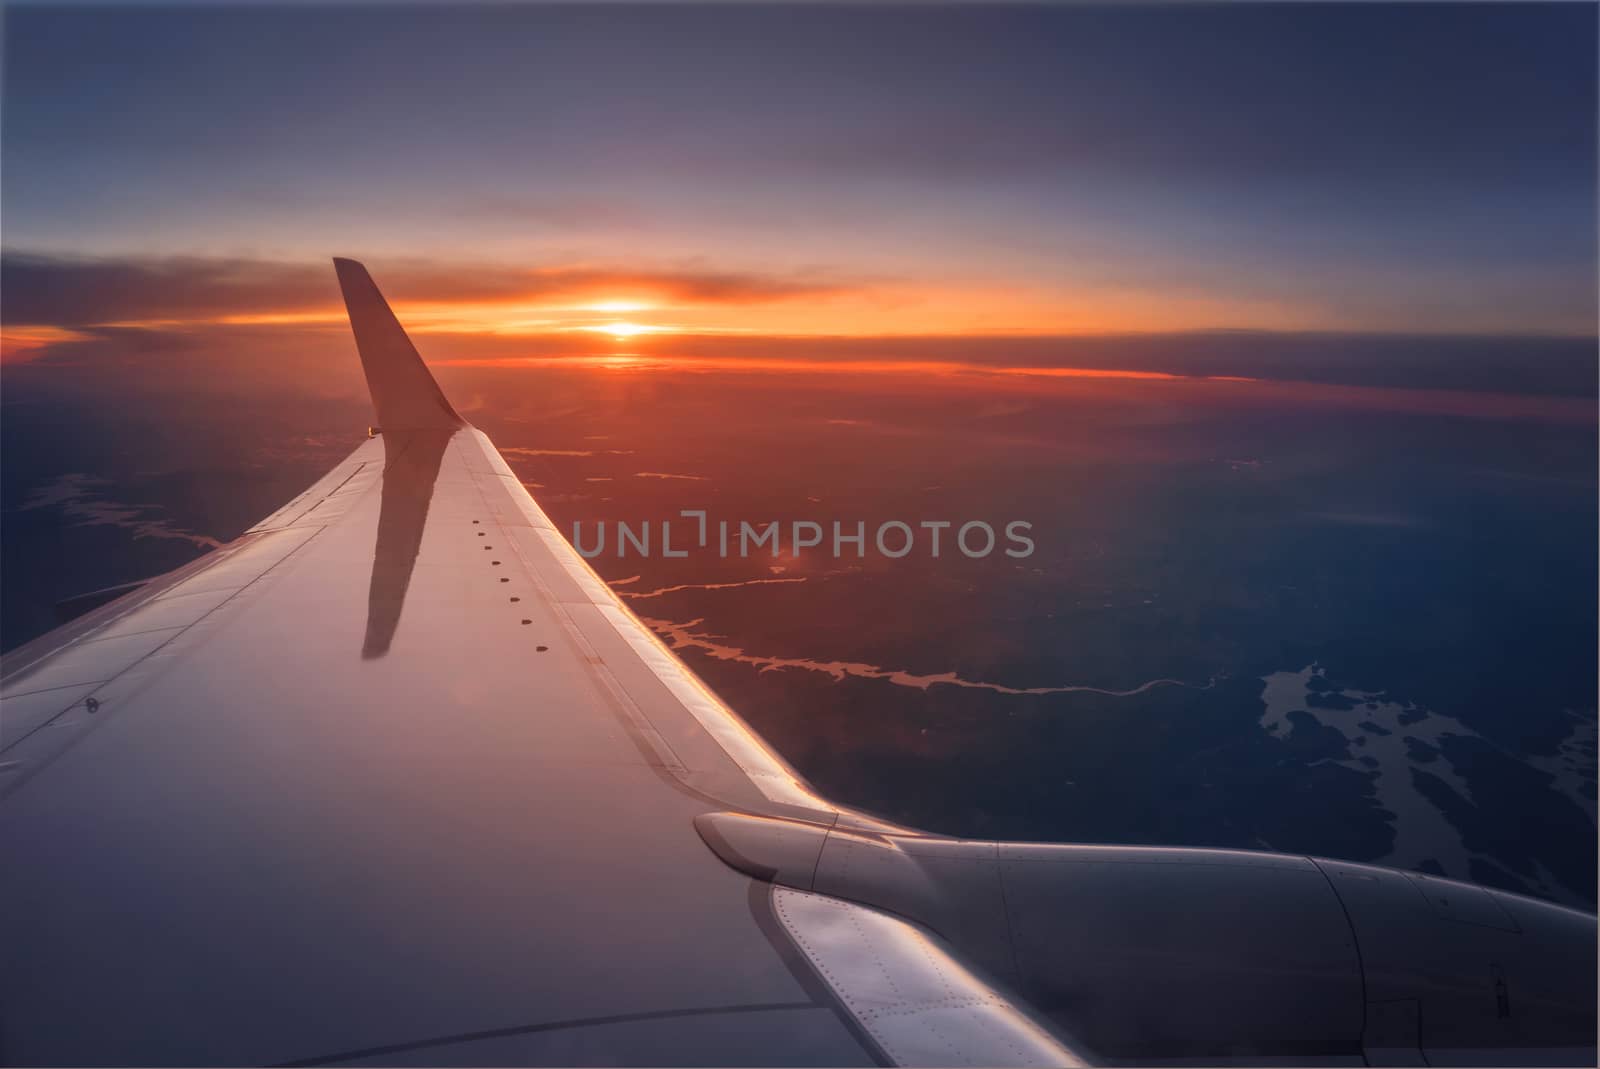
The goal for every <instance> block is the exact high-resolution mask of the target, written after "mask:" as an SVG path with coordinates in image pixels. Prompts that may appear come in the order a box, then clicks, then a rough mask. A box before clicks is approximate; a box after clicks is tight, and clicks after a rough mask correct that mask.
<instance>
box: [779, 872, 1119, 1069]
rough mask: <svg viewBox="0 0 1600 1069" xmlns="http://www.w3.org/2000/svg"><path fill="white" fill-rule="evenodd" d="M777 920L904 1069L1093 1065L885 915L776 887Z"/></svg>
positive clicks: (924, 936)
mask: <svg viewBox="0 0 1600 1069" xmlns="http://www.w3.org/2000/svg"><path fill="white" fill-rule="evenodd" d="M772 900H773V905H774V907H775V909H776V910H777V914H778V919H779V920H780V921H782V922H783V926H784V927H785V928H786V929H787V930H788V931H789V933H790V934H791V935H792V936H794V939H795V942H797V943H799V944H800V946H801V948H802V949H803V950H804V951H805V953H806V956H807V957H808V958H809V959H810V960H811V962H812V964H814V965H815V966H816V967H817V971H818V972H820V973H822V975H823V976H824V977H825V978H826V979H827V981H828V984H829V986H830V987H831V988H832V989H833V991H834V993H835V994H837V995H838V996H839V998H840V999H841V1000H842V1001H843V1002H844V1004H845V1005H846V1006H847V1007H848V1008H849V1010H850V1012H851V1013H852V1014H853V1015H854V1016H855V1017H856V1019H857V1020H859V1021H860V1022H861V1023H862V1026H863V1027H865V1028H866V1029H867V1031H868V1032H869V1033H870V1034H871V1036H872V1038H873V1039H874V1040H875V1041H876V1042H877V1044H878V1046H879V1047H880V1048H881V1049H882V1050H883V1051H884V1052H885V1053H886V1054H888V1056H889V1057H890V1058H891V1059H892V1060H893V1061H894V1062H895V1063H896V1064H899V1065H989V1066H1028V1065H1040V1066H1045V1065H1053V1066H1077V1065H1086V1064H1088V1063H1087V1062H1086V1061H1085V1060H1084V1058H1083V1056H1082V1055H1081V1054H1079V1053H1078V1052H1076V1051H1073V1050H1072V1049H1070V1048H1069V1047H1068V1046H1066V1045H1065V1044H1064V1043H1062V1042H1061V1041H1060V1040H1059V1039H1058V1038H1057V1037H1056V1036H1054V1035H1052V1034H1051V1033H1050V1032H1049V1031H1048V1030H1047V1029H1045V1028H1044V1027H1042V1026H1041V1025H1040V1024H1039V1023H1038V1022H1037V1021H1034V1020H1033V1019H1032V1018H1031V1017H1030V1016H1029V1015H1028V1013H1027V1012H1026V1011H1025V1010H1024V1009H1023V1008H1022V1007H1020V1006H1018V1005H1017V1004H1016V1003H1015V1002H1013V1001H1011V1000H1010V999H1008V998H1006V997H1005V996H1004V995H1002V994H1000V993H999V992H998V991H997V990H996V989H995V987H994V986H993V985H992V984H991V983H990V982H989V981H987V980H985V979H983V978H982V977H980V976H978V975H976V974H975V973H974V972H973V970H972V969H970V968H969V967H967V966H965V965H963V964H962V963H961V962H960V960H959V959H958V958H957V957H956V956H955V955H954V954H952V953H951V952H950V949H949V948H948V947H947V946H946V945H945V944H944V942H943V941H942V940H941V939H939V938H938V937H937V936H935V935H932V934H931V933H929V932H927V931H926V930H923V929H921V928H919V927H918V926H916V925H914V924H910V923H907V922H906V921H904V920H901V919H899V918H896V917H892V916H890V915H889V914H887V913H882V912H880V911H878V910H875V909H866V908H864V907H862V906H858V905H855V904H854V903H851V902H843V901H840V900H839V899H836V898H828V897H826V896H824V895H817V894H809V893H807V892H805V891H796V890H791V889H789V888H786V887H775V888H773V891H772Z"/></svg>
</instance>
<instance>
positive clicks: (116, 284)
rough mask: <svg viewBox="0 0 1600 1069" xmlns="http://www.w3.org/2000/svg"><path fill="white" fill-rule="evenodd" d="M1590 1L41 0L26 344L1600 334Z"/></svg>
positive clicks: (17, 247)
mask: <svg viewBox="0 0 1600 1069" xmlns="http://www.w3.org/2000/svg"><path fill="white" fill-rule="evenodd" d="M1595 30H1596V16H1595V9H1594V8H1593V7H1592V6H1589V5H1579V4H1566V5H1553V6H1546V7H1535V6H1533V5H1526V4H1518V5H1512V6H1511V7H1502V6H1497V5H1491V4H1475V5H1469V6H1460V7H1457V6H1446V5H1435V4H1430V5H1418V6H1401V5H1388V4H1362V5H1348V6H1344V7H1336V8H1333V7H1310V6H1304V5H1284V6H1268V5H1255V4H1241V5H1237V6H1233V7H1227V8H1220V9H1218V8H1207V7H1201V6H1198V5H1197V6H1167V7H1157V8H1148V9H1131V8H1122V9H1100V8H1088V7H1049V6H1029V7H983V8H961V7H934V8H923V9H913V8H908V7H900V6H896V7H887V8H878V9H869V8H864V7H850V6H845V7H837V6H834V7H811V8H782V7H759V8H748V7H734V6H727V5H722V6H710V7H702V8H664V7H648V8H644V9H632V8H623V7H618V6H609V5H601V6H590V7H587V8H582V9H579V8H573V7H549V6H484V7H467V8H463V7H452V8H450V9H449V10H448V11H444V10H439V9H429V8H423V7H410V6H392V7H391V6H385V7H379V6H376V5H373V6H357V7H344V8H324V7H321V6H316V5H309V4H307V5H291V6H288V7H284V8H278V9H274V10H267V9H243V10H240V9H227V8H221V7H216V6H210V7H207V6H182V7H173V8H163V9H155V8H142V7H126V8H121V9H112V10H110V11H107V10H103V9H85V8H80V7H74V6H67V7H51V6H38V5H31V4H12V5H8V7H7V12H6V25H5V82H4V145H3V148H4V171H3V209H4V224H5V231H4V252H5V265H4V266H5V274H4V279H3V281H4V298H3V299H4V305H3V307H0V314H3V316H4V325H5V328H6V335H7V349H8V356H10V357H12V358H15V357H17V356H18V355H19V354H20V355H23V356H36V355H38V354H39V353H41V352H44V351H48V350H49V349H50V347H51V345H52V344H54V343H58V342H61V341H63V340H71V339H73V338H75V337H82V336H84V335H83V332H84V331H85V330H90V331H91V332H92V330H93V329H102V328H115V327H121V328H128V327H137V328H145V329H152V330H159V329H174V328H184V327H193V326H197V325H209V326H219V325H220V326H240V327H253V326H261V325H280V326H285V327H289V326H294V327H298V328H307V329H320V328H323V327H326V328H327V329H330V330H331V329H334V328H337V327H339V326H340V325H341V322H342V320H341V312H340V309H339V308H338V306H337V303H336V300H337V298H336V294H335V293H334V291H333V288H332V286H331V285H330V279H331V272H330V271H329V269H328V267H327V262H328V261H327V258H328V257H330V256H332V255H346V256H354V257H357V258H361V259H363V260H365V261H367V262H368V263H369V265H370V266H371V267H372V268H373V270H374V272H375V274H376V275H377V277H378V278H379V279H380V282H381V283H382V284H383V285H384V287H385V289H386V290H387V291H389V293H390V295H391V296H392V297H393V298H394V299H395V303H396V306H397V309H398V310H399V311H400V313H401V315H402V317H403V318H404V319H405V320H406V322H407V323H408V324H410V325H411V326H412V328H413V330H415V331H416V332H418V333H423V334H426V333H445V334H457V335H462V336H477V337H480V338H481V337H483V336H493V337H497V338H502V339H504V338H518V339H532V338H539V339H542V340H543V342H544V343H545V344H546V345H547V346H548V345H549V344H552V343H555V342H560V341H561V340H563V339H569V338H570V339H573V340H574V344H580V345H581V346H584V347H589V343H590V342H592V341H594V340H595V339H601V340H603V341H604V342H605V343H606V344H608V345H609V344H612V343H615V342H624V341H625V342H627V343H628V344H629V345H630V346H635V345H637V346H647V345H649V344H651V343H652V340H653V339H654V338H656V337H658V336H660V335H663V334H679V335H681V334H692V335H731V336H735V337H747V338H753V337H769V336H779V335H806V336H816V335H837V336H882V335H971V334H979V335H1013V334H1033V335H1065V334H1074V335H1081V334H1095V333H1101V332H1113V333H1128V332H1164V331H1177V330H1210V329H1218V328H1233V329H1252V330H1271V331H1356V332H1402V333H1446V334H1500V333H1515V334H1559V335H1590V334H1592V333H1593V332H1594V327H1595V315H1596V305H1595V285H1596V277H1595V224H1596V219H1595V203H1594V193H1595V178H1596V175H1595V131H1594V101H1595V95H1596V80H1595V79H1596V69H1595V58H1594V47H1593V46H1594V40H1595Z"/></svg>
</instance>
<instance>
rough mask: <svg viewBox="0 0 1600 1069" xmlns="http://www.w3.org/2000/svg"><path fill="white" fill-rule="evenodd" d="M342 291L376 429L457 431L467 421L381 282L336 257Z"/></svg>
mask: <svg viewBox="0 0 1600 1069" xmlns="http://www.w3.org/2000/svg"><path fill="white" fill-rule="evenodd" d="M333 267H334V270H335V271H337V272H338V275H339V289H340V290H341V291H343V293H344V305H345V309H346V310H347V311H348V312H349V313H350V329H351V330H352V331H354V332H355V336H356V348H357V349H358V350H359V351H360V353H361V367H362V370H363V371H365V372H366V375H367V389H368V390H369V391H370V392H371V394H372V407H373V409H374V410H375V411H376V412H377V424H378V427H379V428H380V429H382V430H385V431H409V430H446V429H449V430H453V429H455V428H457V427H460V426H463V425H464V424H465V422H466V421H465V420H463V419H462V418H461V417H460V416H459V415H457V414H456V410H455V409H454V408H452V407H451V406H450V402H449V401H447V400H446V399H445V396H444V393H443V392H442V391H441V390H440V389H439V384H438V383H437V382H435V381H434V380H433V375H432V373H431V372H429V371H428V367H427V365H426V364H424V363H423V362H422V357H421V356H419V355H418V354H417V350H416V347H415V346H414V345H412V344H411V339H410V338H408V337H407V336H406V332H405V328H404V327H402V326H401V325H400V321H399V320H398V319H396V318H395V316H394V312H392V311H390V309H389V302H388V301H385V300H384V299H383V294H382V293H380V292H379V291H378V286H377V283H375V282H373V281H372V276H371V275H369V274H368V273H367V269H366V268H365V267H364V266H362V265H361V264H360V263H358V262H357V261H355V260H346V259H343V258H341V257H337V256H336V257H334V260H333Z"/></svg>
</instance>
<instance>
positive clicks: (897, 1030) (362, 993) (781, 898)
mask: <svg viewBox="0 0 1600 1069" xmlns="http://www.w3.org/2000/svg"><path fill="white" fill-rule="evenodd" d="M336 267H337V273H338V278H339V282H340V285H341V287H342V289H343V293H344V296H345V301H346V304H347V307H348V310H349V313H350V319H351V324H352V327H353V329H354V333H355V338H356V343H357V348H358V350H359V353H360V357H361V361H362V365H363V368H364V370H365V372H366V377H367V382H368V386H369V388H370V391H371V394H372V401H373V406H374V409H375V411H376V419H377V425H376V427H375V428H374V432H373V435H372V436H371V437H370V438H369V439H368V440H366V441H365V442H363V443H362V444H361V445H360V446H359V447H358V448H357V449H356V450H355V451H354V452H353V453H351V455H350V456H349V457H348V458H347V459H346V460H344V461H343V462H342V463H341V464H339V465H338V466H337V467H336V468H335V469H334V470H333V471H332V472H330V473H329V474H328V475H327V476H326V477H325V478H323V479H322V480H321V481H319V482H318V483H317V484H316V485H314V486H312V487H311V488H310V489H309V490H307V491H306V492H305V493H303V494H301V495H300V496H299V497H297V498H295V499H294V500H293V501H291V502H289V503H288V504H287V505H285V506H284V507H283V508H282V509H280V510H279V511H278V512H276V513H274V514H273V515H272V516H270V517H268V518H267V519H265V520H263V521H262V522H261V523H259V524H257V525H256V526H255V527H253V528H251V529H250V530H249V531H248V532H246V533H245V534H244V535H242V536H241V537H240V538H239V539H237V540H236V541H234V542H233V543H231V544H229V545H228V546H226V547H224V548H222V549H220V550H217V551H215V552H213V553H211V554H209V555H207V556H205V557H203V558H201V559H199V560H197V561H195V562H193V563H192V564H190V565H188V566H187V567H184V568H181V569H179V570H177V571H175V572H173V573H171V574H169V575H167V576H164V577H162V578H160V579H156V580H153V581H151V582H150V583H147V584H145V585H143V586H141V587H140V588H138V589H137V590H135V591H134V592H132V593H130V594H128V595H126V596H124V597H121V598H119V599H118V600H115V601H113V602H111V603H109V604H107V605H105V606H102V607H100V608H98V609H96V610H94V611H92V612H90V613H88V614H87V615H85V616H83V617H81V618H79V619H78V620H75V621H73V622H72V623H70V624H68V625H67V626H65V627H63V628H61V629H58V630H57V631H55V632H52V633H51V634H49V635H46V636H44V637H43V638H41V639H39V640H36V641H35V642H33V643H30V644H28V645H26V646H24V647H21V648H19V649H18V650H16V651H14V652H13V653H12V654H11V655H8V656H7V657H6V658H5V661H4V664H3V669H0V933H3V935H0V1060H3V1061H5V1062H6V1063H8V1064H36V1065H44V1064H53V1065H60V1064H76V1065H95V1064H142V1065H149V1064H278V1065H282V1064H289V1065H308V1064H341V1065H344V1064H350V1065H354V1064H434V1065H436V1064H558V1065H559V1064H653V1065H694V1064H704V1065H758V1064H793V1065H800V1064H804V1065H863V1064H902V1065H1079V1064H1086V1063H1088V1062H1097V1061H1104V1060H1113V1061H1118V1060H1120V1061H1128V1060H1136V1061H1142V1062H1151V1061H1155V1062H1160V1061H1171V1060H1175V1059H1184V1058H1188V1059H1190V1060H1191V1061H1192V1060H1193V1059H1196V1058H1198V1059H1200V1060H1203V1061H1212V1062H1219V1063H1220V1062H1224V1061H1243V1062H1251V1061H1255V1062H1261V1061H1266V1062H1269V1063H1273V1064H1285V1063H1287V1062H1289V1061H1299V1062H1304V1063H1307V1064H1309V1063H1312V1062H1315V1063H1316V1064H1337V1063H1341V1062H1343V1063H1346V1064H1362V1062H1363V1060H1364V1059H1367V1060H1370V1059H1372V1058H1374V1057H1377V1058H1380V1059H1384V1058H1387V1059H1391V1060H1393V1059H1400V1061H1394V1062H1393V1063H1394V1064H1402V1063H1404V1060H1405V1059H1409V1058H1416V1059H1418V1060H1417V1061H1416V1062H1415V1063H1416V1064H1423V1063H1422V1062H1421V1061H1420V1059H1421V1058H1422V1057H1423V1055H1424V1053H1427V1052H1429V1051H1430V1050H1431V1054H1430V1057H1432V1058H1433V1059H1434V1062H1435V1064H1437V1063H1438V1061H1439V1057H1440V1055H1439V1052H1440V1051H1441V1050H1446V1051H1450V1052H1454V1053H1457V1054H1462V1053H1463V1052H1466V1053H1467V1054H1473V1055H1474V1056H1482V1055H1483V1052H1485V1051H1488V1052H1490V1055H1489V1058H1490V1060H1491V1061H1495V1062H1498V1063H1501V1064H1510V1063H1512V1062H1515V1061H1523V1062H1527V1063H1529V1064H1537V1063H1550V1062H1561V1061H1569V1060H1571V1059H1573V1058H1577V1059H1580V1060H1581V1059H1589V1060H1590V1061H1591V1062H1592V1058H1593V1037H1594V975H1593V973H1594V968H1593V966H1594V958H1593V946H1594V918H1593V917H1592V916H1588V915H1585V914H1581V913H1576V912H1573V911H1570V910H1565V909H1561V908H1559V907H1555V906H1551V905H1548V904H1545V903H1540V902H1534V901H1532V900H1530V899H1525V898H1520V897H1518V896H1514V895H1507V894H1503V893H1500V892H1492V891H1486V890H1483V889H1481V888H1475V887H1470V886H1468V885H1462V884H1453V883H1450V882H1449V881H1443V880H1428V879H1425V878H1422V877H1418V876H1415V875H1408V874H1403V873H1395V872H1392V871H1389V870H1383V869H1374V868H1370V867H1366V866H1355V865H1339V864H1336V863H1332V862H1326V861H1320V860H1318V859H1309V858H1300V857H1288V856H1283V855H1272V854H1259V853H1250V852H1241V851H1204V850H1159V849H1153V848H1133V847H1128V848H1116V847H1082V846H1077V847H1075V846H1059V845H1050V844H1011V843H996V842H969V841H963V840H954V839H948V838H944V837H940V836H935V835H929V834H926V833H921V832H916V831H914V830H911V829H906V828H901V827H896V826H894V825H892V824H888V823H886V822H883V821H880V820H877V819H875V818H873V817H871V816H869V815H867V814H864V813H860V812H856V811H853V810H850V809H848V808H845V807H841V806H838V805H836V804H833V803H832V802H829V801H828V800H826V799H824V798H821V797H819V796H818V795H817V794H816V792H815V791H813V790H812V789H811V788H810V787H809V786H808V785H807V784H806V783H805V781H804V780H803V779H802V778H801V777H800V776H799V775H798V774H796V773H795V771H794V770H793V769H791V768H790V767H789V766H788V765H787V764H785V763H784V761H783V760H782V759H781V758H779V757H778V756H777V755H776V754H775V753H773V752H772V750H771V749H769V748H768V747H767V746H766V744H765V743H764V742H763V741H762V740H761V739H760V738H758V737H757V736H756V735H755V734H754V733H753V732H751V730H750V729H749V728H748V727H747V726H746V725H745V724H744V723H743V721H741V720H740V719H739V718H738V717H737V716H736V715H735V714H734V713H733V712H731V711H730V710H729V709H728V708H727V707H726V706H724V705H723V704H722V703H721V702H720V701H719V700H718V699H717V698H716V696H715V695H713V694H712V693H711V692H710V690H708V689H707V688H706V686H705V685H704V684H703V683H701V682H700V681H699V680H698V679H697V678H695V676H694V675H693V674H692V673H691V672H690V671H689V670H688V669H687V668H686V667H685V666H684V665H683V664H682V663H681V662H679V661H678V660H677V658H676V657H675V656H674V655H673V654H672V653H671V652H670V651H669V650H668V649H667V648H666V647H665V646H664V645H663V644H662V643H661V642H659V641H658V640H657V639H656V638H655V637H654V636H653V635H652V634H651V633H650V631H649V630H648V629H647V628H645V627H644V626H643V625H641V624H640V622H639V621H638V620H637V619H636V618H635V617H634V616H633V614H632V613H631V612H630V611H629V610H628V609H627V607H626V606H624V605H623V604H622V603H621V602H620V601H619V600H618V599H617V598H616V597H615V596H613V595H612V593H611V592H610V590H609V589H608V588H607V587H606V585H605V584H604V583H603V582H602V581H601V580H600V579H599V578H598V577H597V576H596V575H595V574H594V572H593V571H592V570H591V569H590V568H589V566H588V565H587V564H586V563H585V562H584V561H583V559H582V558H581V557H580V556H578V554H577V553H575V552H574V551H573V549H572V548H571V546H570V545H569V544H568V543H567V541H566V540H565V539H564V538H563V537H562V536H561V534H560V533H559V532H558V531H557V530H556V529H555V528H554V526H553V525H552V524H551V522H550V520H549V519H548V517H546V516H545V514H544V513H543V512H542V511H541V510H540V508H539V507H538V505H537V504H536V503H535V502H534V501H533V500H532V498H530V497H529V495H528V493H527V491H526V490H525V489H524V488H523V486H522V484H521V483H520V482H519V481H518V479H517V478H516V476H515V475H514V474H513V473H512V471H511V470H510V469H509V468H508V467H507V465H506V463H505V461H504V460H503V459H502V458H501V456H500V454H499V453H498V452H497V451H496V450H495V448H494V446H493V445H492V444H491V443H490V442H489V440H488V438H487V437H485V436H484V435H483V434H482V433H481V432H480V431H478V430H476V429H475V428H473V427H471V426H470V425H468V424H467V423H466V422H465V421H464V420H463V419H462V418H461V416H460V415H459V414H458V413H457V412H456V411H455V410H454V409H453V408H452V407H451V405H450V403H449V401H448V400H447V399H446V398H445V396H444V395H443V393H442V392H441V391H440V390H439V387H438V386H437V384H436V383H435V382H434V380H433V377H432V376H431V374H430V373H429V372H428V370H427V368H426V366H425V365H424V364H423V362H422V360H421V359H420V358H419V356H418V355H417V353H416V350H415V349H414V348H413V347H412V345H411V342H410V341H409V340H408V339H407V337H406V334H405V332H404V331H403V329H402V328H401V327H400V324H399V323H398V322H397V321H396V320H395V317H394V316H393V314H392V313H391V312H390V310H389V307H388V305H387V304H386V303H385V301H384V300H383V298H382V296H381V295H380V293H379V292H378V289H377V287H376V286H375V285H374V284H373V282H372V280H371V278H370V277H369V276H368V274H367V272H366V270H365V269H364V268H363V267H361V265H359V264H356V263H354V262H352V261H348V260H339V261H336ZM1508 992H1509V993H1508ZM1419 1007H1420V1008H1421V1009H1419ZM1502 1010H1503V1011H1504V1012H1502ZM1419 1020H1421V1021H1424V1022H1427V1023H1426V1024H1425V1025H1422V1026H1419V1024H1418V1022H1419ZM1464 1056H1465V1055H1464Z"/></svg>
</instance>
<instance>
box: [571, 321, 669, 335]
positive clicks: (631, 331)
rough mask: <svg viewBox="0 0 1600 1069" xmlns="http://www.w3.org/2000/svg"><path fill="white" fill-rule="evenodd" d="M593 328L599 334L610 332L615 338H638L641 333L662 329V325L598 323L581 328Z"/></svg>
mask: <svg viewBox="0 0 1600 1069" xmlns="http://www.w3.org/2000/svg"><path fill="white" fill-rule="evenodd" d="M581 329H583V330H592V331H594V332H595V333H597V334H609V335H611V336H612V337H613V338H636V337H638V336H639V335H641V334H655V333H657V332H658V331H660V330H662V329H663V328H661V327H652V326H650V325H649V324H647V323H627V322H616V323H596V324H594V325H593V326H587V327H583V328H581Z"/></svg>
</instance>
